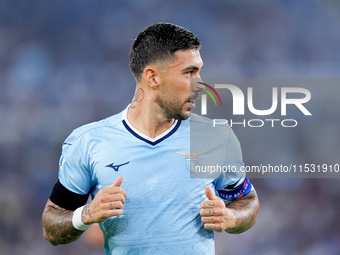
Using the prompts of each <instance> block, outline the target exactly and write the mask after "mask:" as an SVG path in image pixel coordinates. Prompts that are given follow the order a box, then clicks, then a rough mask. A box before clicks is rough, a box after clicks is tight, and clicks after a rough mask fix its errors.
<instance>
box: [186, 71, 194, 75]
mask: <svg viewBox="0 0 340 255" xmlns="http://www.w3.org/2000/svg"><path fill="white" fill-rule="evenodd" d="M193 72H194V71H193V70H191V71H188V72H186V73H185V75H187V76H190V77H191V76H192V73H193Z"/></svg>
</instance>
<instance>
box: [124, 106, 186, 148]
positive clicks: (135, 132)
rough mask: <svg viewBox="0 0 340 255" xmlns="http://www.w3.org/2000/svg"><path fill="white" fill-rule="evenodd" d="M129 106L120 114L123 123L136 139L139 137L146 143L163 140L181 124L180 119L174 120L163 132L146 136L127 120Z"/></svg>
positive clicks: (155, 142)
mask: <svg viewBox="0 0 340 255" xmlns="http://www.w3.org/2000/svg"><path fill="white" fill-rule="evenodd" d="M129 106H130V105H129ZM129 106H128V107H127V108H126V109H125V110H124V111H123V114H122V122H123V125H124V126H125V128H126V129H127V130H128V131H129V132H130V133H131V134H132V135H134V136H135V137H136V138H138V139H140V140H142V141H144V142H146V143H148V144H151V145H153V146H154V145H156V144H158V143H160V142H162V141H163V140H165V139H166V138H168V137H169V136H171V135H172V134H173V133H175V132H176V131H177V129H178V128H179V126H180V124H181V121H180V120H175V121H174V123H173V124H172V125H171V127H170V128H169V129H168V130H166V131H165V132H163V133H162V134H160V135H159V136H157V137H155V138H151V137H148V136H147V135H144V134H143V133H142V132H140V131H138V130H137V129H136V128H135V127H133V126H132V125H131V123H130V122H129V120H128V118H127V110H128V108H129Z"/></svg>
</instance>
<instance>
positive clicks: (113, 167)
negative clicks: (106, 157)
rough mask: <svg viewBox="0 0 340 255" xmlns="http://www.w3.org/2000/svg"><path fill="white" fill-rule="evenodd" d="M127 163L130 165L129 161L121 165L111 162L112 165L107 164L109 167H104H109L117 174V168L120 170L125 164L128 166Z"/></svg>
mask: <svg viewBox="0 0 340 255" xmlns="http://www.w3.org/2000/svg"><path fill="white" fill-rule="evenodd" d="M129 163H130V161H128V162H125V163H123V164H119V165H115V164H114V162H113V163H112V164H109V165H107V166H105V167H111V168H112V169H113V170H115V171H116V172H118V170H119V168H120V167H121V166H125V165H127V164H129Z"/></svg>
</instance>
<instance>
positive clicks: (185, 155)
mask: <svg viewBox="0 0 340 255" xmlns="http://www.w3.org/2000/svg"><path fill="white" fill-rule="evenodd" d="M199 50H200V42H199V39H198V38H197V37H196V36H195V35H194V34H193V33H192V32H190V31H188V30H187V29H185V28H183V27H180V26H177V25H173V24H169V23H156V24H153V25H151V26H149V27H147V28H146V29H144V30H143V31H141V32H140V33H139V35H138V36H137V38H136V39H135V41H134V43H133V45H132V48H131V51H130V69H131V72H132V74H133V75H134V77H135V79H136V91H135V95H134V98H133V100H132V102H131V104H130V105H129V106H128V107H127V108H126V109H125V110H124V111H123V112H121V113H118V114H116V115H113V116H112V117H109V118H107V119H105V120H102V121H99V122H95V123H92V124H88V125H85V126H82V127H80V128H78V129H76V130H74V131H73V132H72V134H71V135H70V136H69V137H68V138H67V139H66V141H65V143H64V144H63V149H62V156H61V158H60V167H59V179H58V181H57V183H56V184H55V186H54V188H53V191H52V193H51V196H50V199H49V200H48V201H47V204H46V206H45V209H44V212H43V215H42V222H43V234H44V237H45V238H46V239H47V240H48V241H49V242H50V243H51V244H53V245H58V244H66V243H70V242H73V241H75V240H76V239H77V238H78V237H79V236H80V235H81V234H82V233H83V232H84V231H85V230H86V229H87V228H88V226H90V225H91V224H93V223H99V225H100V228H101V230H102V231H103V234H104V239H105V252H106V254H200V255H202V254H214V250H215V249H214V231H226V232H228V233H241V232H243V231H245V230H247V229H249V228H250V227H251V226H252V225H253V224H254V223H255V220H256V216H257V212H258V208H259V202H258V198H257V195H256V192H255V189H254V187H253V186H252V184H251V183H250V181H249V179H248V178H247V176H246V175H245V173H242V172H236V173H229V174H230V175H228V174H226V175H225V176H222V177H223V178H216V179H211V178H191V177H190V175H191V174H192V173H191V172H192V171H191V170H192V169H191V167H190V162H191V161H190V160H193V158H197V159H200V158H202V159H204V157H207V155H208V154H209V153H208V152H205V151H202V152H195V151H194V152H190V122H195V123H196V124H198V126H199V127H201V126H202V127H203V129H204V127H205V126H206V125H207V123H209V120H207V119H206V118H203V117H201V116H198V115H196V114H191V115H190V112H191V110H192V109H193V108H194V107H195V100H196V99H197V98H198V96H199V91H200V89H199V88H198V87H195V86H191V84H192V83H191V82H190V81H191V79H192V78H198V79H200V71H201V69H202V66H203V62H202V59H201V56H200V52H199ZM189 117H190V118H189ZM218 130H219V131H218V132H219V134H218V140H219V144H220V145H219V146H220V149H219V150H218V151H219V152H222V153H220V154H221V155H222V157H219V158H221V162H223V163H225V164H231V165H236V166H238V167H239V166H241V165H242V164H243V163H242V156H241V149H240V145H239V143H238V141H237V138H236V137H235V135H234V133H233V132H232V130H231V129H230V127H229V126H226V125H225V126H224V127H221V128H219V129H218ZM211 139H213V138H211ZM215 149H216V148H215ZM188 162H189V163H188ZM192 162H193V161H192ZM188 170H189V171H188ZM89 195H91V197H92V200H91V202H89V203H87V204H86V202H87V199H88V197H89ZM85 204H86V205H85Z"/></svg>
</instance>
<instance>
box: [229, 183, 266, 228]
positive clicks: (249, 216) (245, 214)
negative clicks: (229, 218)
mask: <svg viewBox="0 0 340 255" xmlns="http://www.w3.org/2000/svg"><path fill="white" fill-rule="evenodd" d="M259 207H260V206H259V200H258V197H257V194H256V191H255V189H254V190H252V191H251V192H250V193H248V194H247V195H245V196H244V197H241V198H238V199H235V200H232V201H228V203H226V208H227V209H230V211H231V212H232V214H233V216H234V219H235V227H233V228H227V229H226V230H225V231H226V232H228V233H231V234H238V233H242V232H244V231H246V230H248V229H249V228H251V227H252V226H253V225H254V224H255V222H256V216H257V213H258V211H259Z"/></svg>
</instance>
